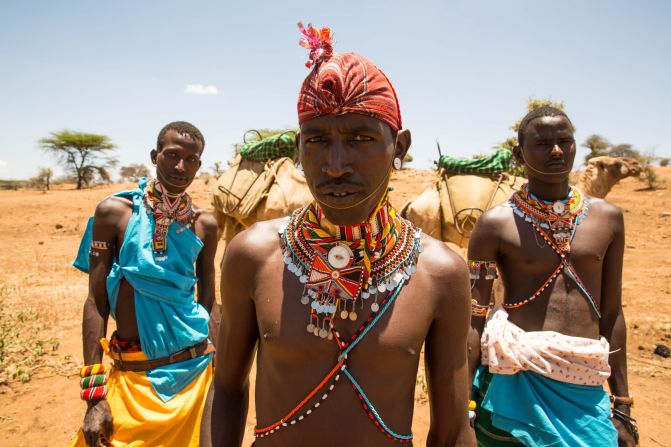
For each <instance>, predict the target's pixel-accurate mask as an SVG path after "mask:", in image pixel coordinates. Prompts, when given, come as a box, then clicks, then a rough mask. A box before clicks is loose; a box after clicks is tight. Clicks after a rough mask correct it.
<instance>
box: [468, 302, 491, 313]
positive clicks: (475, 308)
mask: <svg viewBox="0 0 671 447" xmlns="http://www.w3.org/2000/svg"><path fill="white" fill-rule="evenodd" d="M488 310H489V306H483V305H482V304H478V302H477V301H475V299H471V315H472V316H474V317H486V316H487V311H488Z"/></svg>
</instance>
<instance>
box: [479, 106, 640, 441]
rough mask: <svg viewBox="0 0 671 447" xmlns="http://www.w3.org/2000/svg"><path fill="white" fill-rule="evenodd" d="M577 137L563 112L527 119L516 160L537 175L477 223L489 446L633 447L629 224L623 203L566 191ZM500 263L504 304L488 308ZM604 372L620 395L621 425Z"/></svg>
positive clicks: (482, 433)
mask: <svg viewBox="0 0 671 447" xmlns="http://www.w3.org/2000/svg"><path fill="white" fill-rule="evenodd" d="M573 133H574V130H573V125H572V124H571V121H570V120H569V119H568V117H567V116H566V115H565V114H564V112H562V111H560V110H558V109H555V108H551V107H542V108H539V109H536V110H534V111H532V112H530V113H529V114H528V115H527V116H526V117H525V118H524V119H523V120H522V123H521V125H520V128H519V136H518V137H519V145H518V146H517V147H516V148H515V149H514V155H515V157H516V158H517V160H518V161H519V163H521V164H523V165H524V167H525V171H526V174H527V176H528V179H529V182H528V184H527V185H526V186H525V187H523V188H522V189H521V190H520V191H519V192H517V193H515V194H513V196H512V198H511V199H510V201H508V202H507V203H504V204H502V205H499V206H497V207H495V208H493V209H491V210H490V211H488V212H487V213H485V214H483V215H482V217H480V219H478V222H477V225H476V227H475V229H474V231H473V234H472V238H471V241H470V244H469V248H468V258H469V261H468V262H469V269H470V274H471V278H472V279H473V281H474V288H473V298H474V302H473V317H472V326H473V328H474V329H475V330H476V331H477V332H478V335H480V334H482V338H481V346H480V344H479V343H477V339H476V338H475V337H473V338H474V339H475V340H474V341H475V343H474V344H473V345H474V346H473V351H472V352H471V354H472V355H471V367H472V370H475V368H476V365H477V363H478V359H480V357H479V354H480V353H481V355H482V357H481V359H480V360H481V363H482V365H483V366H481V367H479V368H478V371H477V373H476V374H475V385H476V387H477V388H479V391H478V398H477V399H476V400H477V403H478V408H477V418H476V422H475V427H476V434H477V438H478V443H479V445H482V446H505V445H526V446H550V445H551V446H616V445H618V435H619V439H620V445H627V446H631V445H634V441H633V437H632V433H633V432H634V431H635V423H632V420H631V419H630V417H629V407H630V406H631V403H632V399H631V398H630V397H629V390H628V386H627V366H626V328H625V323H624V315H623V312H622V305H621V285H622V284H621V283H622V254H623V249H624V223H623V218H622V213H621V212H620V210H619V209H618V208H617V207H615V206H613V205H611V204H609V203H608V202H606V201H604V200H599V199H595V198H591V197H586V196H584V195H583V194H582V192H581V191H579V190H578V189H577V188H573V187H570V186H569V183H568V180H569V173H570V171H571V168H572V166H573V160H574V157H575V151H576V146H575V139H574V136H573ZM497 269H498V271H499V272H500V273H501V278H502V280H503V285H504V289H505V294H504V300H503V305H502V306H500V307H495V308H494V309H491V310H488V308H487V306H488V304H489V298H490V294H491V291H492V283H493V279H494V278H495V277H496V271H497ZM485 316H486V318H485ZM479 348H481V349H479ZM606 379H608V382H609V385H610V390H611V392H612V394H613V395H614V396H616V397H614V410H613V411H614V414H615V417H614V418H613V419H612V422H611V407H610V401H609V396H608V395H607V394H606V393H605V392H604V390H603V387H602V385H603V382H604V381H605V380H606ZM615 428H617V431H616V429H615Z"/></svg>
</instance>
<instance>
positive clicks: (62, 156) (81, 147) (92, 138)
mask: <svg viewBox="0 0 671 447" xmlns="http://www.w3.org/2000/svg"><path fill="white" fill-rule="evenodd" d="M39 144H40V146H41V148H42V149H43V150H44V151H45V152H48V153H50V154H52V155H54V156H55V157H56V159H57V160H58V161H59V162H60V163H61V164H62V165H63V166H64V167H65V169H66V171H68V172H69V173H70V174H72V176H73V177H74V178H75V179H76V180H77V189H82V187H83V186H88V185H89V184H90V183H91V182H92V181H93V180H95V177H96V175H97V176H98V177H99V178H100V179H101V180H103V181H106V182H109V181H110V179H111V177H110V173H109V169H110V168H112V167H114V166H116V164H117V161H116V159H114V158H112V157H111V156H107V155H106V154H107V153H108V152H111V151H113V150H114V149H115V148H116V146H115V145H114V144H112V143H111V141H110V139H109V137H107V136H106V135H96V134H92V133H82V132H74V131H71V130H67V129H65V130H62V131H60V132H52V133H51V136H50V137H48V138H42V139H41V140H40V141H39Z"/></svg>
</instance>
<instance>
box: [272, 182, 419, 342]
mask: <svg viewBox="0 0 671 447" xmlns="http://www.w3.org/2000/svg"><path fill="white" fill-rule="evenodd" d="M280 239H281V244H282V250H283V254H284V262H285V264H287V266H288V267H287V268H288V270H289V271H290V272H292V273H293V274H294V275H296V276H297V277H298V279H299V281H300V282H301V283H302V284H305V287H304V289H303V293H302V295H301V298H300V301H301V303H303V304H305V305H308V304H309V305H310V312H309V320H308V324H307V327H306V328H307V331H308V332H310V333H312V334H313V335H315V336H318V337H321V338H328V339H329V340H330V339H332V338H333V334H332V332H333V327H334V326H333V319H334V318H336V316H339V317H340V318H341V319H348V318H349V319H350V320H352V321H356V320H357V318H358V316H359V314H358V313H357V308H359V309H360V308H362V307H363V302H364V301H369V300H370V301H372V303H371V305H370V308H371V311H372V312H373V313H377V312H378V310H379V309H380V305H379V304H378V295H380V294H384V293H385V292H390V293H391V292H392V291H393V290H394V289H395V288H396V287H397V286H398V285H399V284H400V283H402V281H403V280H407V279H409V278H410V276H411V275H412V274H413V273H414V272H415V271H416V264H417V258H418V256H419V253H420V252H421V244H420V241H421V230H420V229H417V228H415V227H414V226H413V225H412V224H411V223H410V222H408V221H406V220H405V219H403V218H401V217H399V216H397V215H396V210H395V209H394V208H393V207H392V206H391V205H390V204H389V199H388V193H385V195H384V196H383V197H382V199H381V200H380V202H379V204H378V206H377V207H376V208H375V210H374V211H373V213H371V215H370V216H369V218H368V219H367V220H366V222H365V223H363V224H360V225H353V226H338V225H333V224H332V223H330V222H329V221H328V220H327V219H326V217H325V216H324V213H323V211H322V210H321V208H320V207H319V206H318V205H315V204H311V205H308V206H307V207H305V208H302V209H299V210H296V211H295V212H294V213H293V214H292V215H291V216H290V217H289V221H288V224H287V226H286V227H284V228H283V229H281V230H280Z"/></svg>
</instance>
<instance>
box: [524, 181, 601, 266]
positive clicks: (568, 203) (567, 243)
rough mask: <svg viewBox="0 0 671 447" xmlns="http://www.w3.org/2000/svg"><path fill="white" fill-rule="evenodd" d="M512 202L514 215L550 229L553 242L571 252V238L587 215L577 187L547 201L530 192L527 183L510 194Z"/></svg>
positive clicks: (581, 194)
mask: <svg viewBox="0 0 671 447" xmlns="http://www.w3.org/2000/svg"><path fill="white" fill-rule="evenodd" d="M512 205H513V210H514V211H515V214H517V215H518V216H520V217H522V218H524V220H525V221H527V222H531V223H533V224H534V226H535V227H539V228H540V229H544V230H549V231H550V232H551V233H552V239H553V240H554V242H555V244H556V245H557V247H558V248H559V249H560V250H561V251H562V252H564V253H569V252H570V251H571V239H573V235H574V233H575V230H576V228H577V226H578V225H579V224H580V222H582V220H583V219H584V218H585V216H587V208H588V203H587V200H586V199H585V196H584V194H583V193H582V191H580V190H579V189H578V188H576V187H573V186H572V187H570V191H569V194H568V197H567V198H566V199H563V200H555V201H546V200H542V199H539V198H537V197H536V196H535V195H533V194H532V193H531V192H529V184H528V183H527V184H525V185H524V186H522V188H521V189H520V190H519V191H517V192H516V193H515V194H513V197H512ZM543 236H544V237H545V236H547V234H545V235H543Z"/></svg>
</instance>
